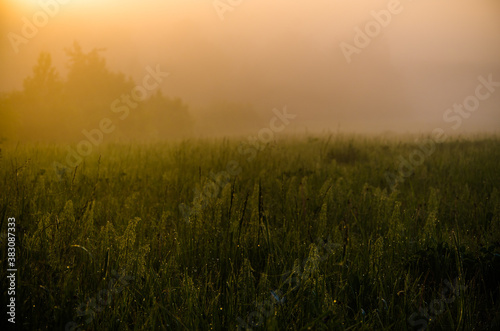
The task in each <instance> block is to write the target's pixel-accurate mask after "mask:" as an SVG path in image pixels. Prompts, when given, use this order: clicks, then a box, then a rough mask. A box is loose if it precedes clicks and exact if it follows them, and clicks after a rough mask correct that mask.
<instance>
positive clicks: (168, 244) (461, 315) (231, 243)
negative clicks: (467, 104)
mask: <svg viewBox="0 0 500 331" xmlns="http://www.w3.org/2000/svg"><path fill="white" fill-rule="evenodd" d="M415 146H416V144H415V143H413V142H412V141H411V140H409V139H406V140H395V139H394V140H389V139H383V138H373V139H371V138H370V139H368V138H366V137H354V136H353V137H347V136H337V137H332V136H330V137H326V136H309V137H300V138H297V137H295V138H293V137H291V138H288V139H283V140H280V141H276V142H275V143H273V144H269V145H267V146H266V147H265V148H263V149H262V150H261V151H259V152H258V153H257V155H256V157H255V158H254V159H251V160H248V157H247V156H246V155H242V154H240V153H239V152H238V141H236V140H227V139H226V140H193V141H183V142H175V143H165V142H164V143H154V144H108V145H105V146H102V147H100V148H97V149H95V151H94V153H93V154H92V155H90V156H88V157H87V158H86V159H85V160H84V162H83V163H82V164H81V165H79V166H78V167H77V168H71V169H69V170H68V171H66V172H60V173H57V172H56V171H55V170H54V168H53V162H54V161H57V162H60V163H64V158H65V148H64V146H61V145H42V144H37V145H24V144H18V145H15V146H3V149H2V158H1V159H0V183H1V184H0V187H1V191H2V194H1V196H0V214H1V215H2V224H1V226H2V231H5V228H6V227H5V226H6V225H5V224H4V223H5V220H6V218H7V217H15V218H16V220H17V229H16V231H17V232H16V234H17V247H18V253H17V254H18V263H17V264H18V269H19V277H20V278H19V280H18V294H17V298H18V301H17V302H18V318H19V319H18V323H19V324H20V325H22V327H23V328H25V329H39V330H42V329H44V330H45V329H50V330H54V329H60V330H63V329H64V328H65V327H66V326H67V325H68V323H69V322H74V324H72V325H71V326H70V327H69V328H70V329H72V328H73V329H76V328H75V326H77V325H78V327H80V328H81V329H82V330H83V329H89V330H92V329H95V330H103V329H109V330H143V329H144V330H165V329H172V330H227V329H237V328H238V323H239V322H238V318H240V319H241V320H242V321H244V322H245V323H246V325H248V326H250V327H252V328H253V329H269V330H298V329H301V328H305V329H315V330H344V329H359V330H374V329H377V330H395V329H400V330H405V329H412V328H413V326H412V324H415V321H418V322H419V323H420V324H418V325H416V326H415V329H416V328H418V327H422V326H424V325H428V326H429V327H431V328H432V329H433V330H441V329H442V330H447V329H455V328H465V329H471V328H473V327H476V329H494V328H496V327H498V326H500V314H499V313H498V312H499V311H500V309H499V308H500V307H499V295H500V293H499V291H500V290H499V282H500V277H498V276H499V275H500V195H499V189H500V188H499V185H500V171H499V170H500V166H499V165H500V148H499V147H500V140H499V139H498V138H497V137H488V136H486V137H481V138H476V139H459V138H456V139H450V140H448V141H447V142H445V143H442V144H440V145H438V146H437V147H436V151H435V152H434V153H433V154H432V155H431V156H429V157H428V158H426V160H425V162H424V163H423V164H422V165H421V166H419V167H416V168H415V171H414V173H413V174H412V175H411V176H409V177H408V178H405V180H404V182H402V183H401V184H400V185H398V186H397V187H396V189H395V190H391V189H390V187H389V185H388V183H387V181H386V178H385V176H384V174H385V172H386V171H393V170H394V171H395V170H396V169H397V157H398V156H399V155H408V153H410V152H411V151H412V149H414V148H415ZM230 161H236V163H237V164H238V166H240V167H241V172H240V173H239V174H238V175H236V176H231V178H230V180H229V182H228V183H227V184H226V185H225V186H224V187H222V188H219V190H218V193H217V194H216V195H215V196H213V197H210V196H207V195H202V196H196V193H195V192H196V190H195V189H196V188H198V191H202V189H203V187H204V186H205V185H206V184H207V183H211V181H213V180H212V177H211V176H210V172H213V173H217V172H220V171H222V170H224V169H225V168H226V165H227V164H228V162H230ZM182 203H184V204H185V205H186V206H189V208H192V209H193V210H196V213H192V214H191V216H190V217H189V219H187V218H186V217H184V215H182V212H181V210H180V209H179V205H180V204H182ZM325 247H326V248H325ZM6 257H7V255H6V244H5V240H2V247H1V258H2V261H5V260H6ZM4 265H5V263H4ZM5 273H6V268H3V269H2V271H1V272H0V276H1V278H2V279H3V280H5V279H6V278H5V277H6V274H5ZM120 274H121V276H118V275H120ZM123 275H126V276H127V278H126V279H127V281H126V282H124V281H122V278H123V277H122V276H123ZM120 277H122V278H120ZM444 282H449V283H450V284H455V287H453V288H454V289H455V290H456V291H455V292H453V293H451V294H450V293H449V294H448V296H450V295H454V298H455V299H454V300H449V299H447V300H446V302H445V303H444V308H443V309H442V311H439V313H433V312H432V311H431V312H429V311H430V310H429V303H431V302H433V301H436V299H438V300H441V298H442V297H441V292H440V291H441V289H442V287H443V284H445V283H444ZM460 286H461V287H460ZM117 288H118V289H119V290H117ZM459 289H462V291H459ZM103 290H107V292H106V295H100V293H101V294H102V293H103ZM273 293H274V294H276V293H279V294H280V298H278V299H276V297H275V296H273ZM261 302H272V305H271V308H269V309H270V310H269V309H268V310H269V311H270V312H271V313H269V312H265V313H263V312H262V309H260V308H259V307H260V306H259V303H261ZM442 302H444V301H442ZM259 309H260V310H259ZM425 309H427V313H426V311H425ZM414 313H417V317H415V316H414V317H413V320H410V321H409V319H410V317H411V316H412V314H414ZM79 315H83V316H79ZM425 315H427V316H425ZM411 321H413V323H412V322H411ZM422 321H425V323H424V322H422ZM240 325H241V323H240Z"/></svg>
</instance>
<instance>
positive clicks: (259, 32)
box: [0, 0, 500, 135]
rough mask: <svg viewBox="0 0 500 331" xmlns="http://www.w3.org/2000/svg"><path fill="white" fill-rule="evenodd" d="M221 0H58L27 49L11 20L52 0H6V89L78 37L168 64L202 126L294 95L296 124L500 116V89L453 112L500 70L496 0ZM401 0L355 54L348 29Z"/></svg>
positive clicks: (489, 125) (1, 46)
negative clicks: (348, 52)
mask: <svg viewBox="0 0 500 331" xmlns="http://www.w3.org/2000/svg"><path fill="white" fill-rule="evenodd" d="M61 2H64V1H61ZM48 3H52V5H53V2H51V1H48ZM215 3H225V4H226V6H228V5H227V2H226V1H180V0H179V1H167V2H164V3H161V2H157V1H143V2H138V1H120V2H118V1H83V0H74V1H67V4H58V5H57V6H56V7H54V5H53V7H50V8H49V11H52V12H51V13H52V14H53V17H49V18H48V21H47V23H46V24H45V25H43V26H41V27H38V32H37V33H36V34H35V35H34V36H33V37H32V38H26V39H27V42H26V43H19V44H18V45H17V51H18V52H17V53H16V47H13V45H12V42H11V40H9V37H8V34H9V33H10V32H13V33H16V34H17V35H19V36H22V31H21V30H22V28H23V24H24V23H23V20H22V18H23V17H26V18H28V19H29V20H30V21H31V22H33V15H36V13H37V12H40V11H41V10H42V9H41V7H40V4H39V3H38V2H35V3H34V4H33V2H32V1H10V0H9V1H5V2H3V3H2V5H1V7H2V8H1V12H2V14H1V19H2V23H1V25H0V30H1V32H2V35H3V36H4V38H2V41H1V42H0V50H1V52H0V53H1V58H0V61H1V63H2V72H3V75H2V78H1V79H0V92H11V91H13V90H20V89H22V86H23V80H24V79H25V78H26V77H28V76H30V75H31V74H32V72H33V67H34V66H35V65H36V63H37V58H38V56H39V54H40V52H48V53H50V54H51V55H52V60H53V62H54V66H55V67H56V68H57V70H58V72H59V73H60V74H61V76H62V77H63V78H65V77H66V75H67V66H66V64H67V61H68V59H67V57H66V55H65V52H64V49H66V48H69V47H71V46H72V45H73V43H74V42H75V41H77V42H78V43H80V45H81V46H82V49H83V50H84V51H85V52H89V51H91V50H92V49H94V48H97V49H105V50H104V51H103V52H101V53H100V54H101V55H102V56H103V57H104V58H105V59H106V63H107V68H108V69H109V70H110V71H113V72H122V73H124V74H125V75H126V76H130V77H131V78H132V79H133V80H134V82H135V83H137V84H138V83H140V82H141V80H142V79H143V77H144V75H145V73H146V71H145V68H146V67H148V66H149V67H152V68H155V67H156V66H159V67H161V68H162V70H164V71H167V72H169V76H168V77H167V78H166V79H164V81H162V83H161V84H160V87H159V90H161V92H162V94H163V95H165V96H167V97H171V98H180V99H182V101H183V102H184V103H185V104H186V105H187V106H188V111H189V114H190V115H191V116H192V118H193V119H194V120H195V121H196V125H195V132H194V133H195V134H201V135H204V134H206V135H211V134H234V133H239V132H242V133H243V132H244V131H248V132H252V131H255V129H258V128H262V127H266V126H267V125H268V122H269V120H270V118H271V117H272V116H273V113H272V109H274V108H278V109H281V108H283V107H285V106H286V107H287V109H288V111H289V112H290V113H293V114H296V115H297V118H296V119H294V121H293V123H291V125H290V127H289V128H287V131H290V132H291V131H293V130H296V131H304V130H306V129H307V130H310V131H314V132H316V131H322V130H330V131H337V130H340V131H342V132H358V133H363V132H366V133H375V132H386V131H390V132H428V131H432V130H433V129H434V128H437V127H440V128H443V129H446V130H448V131H449V133H450V134H452V133H462V132H498V129H499V128H500V126H499V124H500V112H499V105H500V91H496V92H493V93H491V95H490V96H489V97H488V98H487V99H485V100H481V102H480V106H479V107H478V109H477V110H476V111H474V112H473V113H471V114H470V115H472V116H470V117H468V118H464V119H463V121H462V122H461V125H460V127H459V128H457V129H453V128H451V126H452V124H453V122H451V121H450V122H446V121H444V120H443V114H444V113H445V111H446V110H447V109H448V108H451V107H452V106H453V105H454V104H456V103H462V102H463V101H464V99H465V98H467V97H468V96H470V95H474V93H475V90H476V87H477V86H478V84H479V81H478V77H480V76H482V77H484V78H488V76H489V75H491V77H492V81H495V82H500V63H499V61H498V59H500V42H499V41H500V35H499V34H498V31H500V20H498V18H499V14H500V5H499V4H498V3H495V2H493V1H486V0H484V1H483V0H481V1H466V0H462V1H450V0H446V1H444V0H443V1H439V2H438V3H436V2H433V1H430V0H428V1H418V2H415V1H414V2H411V1H407V0H406V1H405V0H402V1H395V2H394V1H374V2H370V3H369V4H366V3H362V2H359V1H356V2H349V3H347V2H346V1H334V2H331V1H318V2H314V3H307V2H305V1H294V2H288V1H287V2H285V1H276V2H273V3H269V2H264V1H241V2H240V4H239V5H234V6H232V7H231V8H232V10H227V11H225V12H223V13H222V12H219V13H218V12H217V10H216V9H215V8H214V4H215ZM235 3H236V2H235ZM398 3H399V5H398V6H397V8H398V10H399V13H398V14H393V15H391V18H390V22H389V23H388V24H387V26H385V27H384V26H382V27H381V28H380V33H379V34H378V35H376V36H375V37H373V38H370V39H371V41H370V43H369V45H368V46H367V47H366V48H363V49H361V48H360V51H359V53H355V54H352V56H351V58H350V63H348V62H349V61H347V59H346V57H345V56H344V54H343V52H342V49H341V43H346V44H349V45H355V42H354V39H355V37H356V33H357V32H356V30H355V29H356V28H361V29H365V26H366V24H367V23H370V22H374V21H375V18H374V16H373V14H372V11H375V12H377V13H379V12H380V11H381V10H388V7H389V6H391V4H394V6H396V5H397V4H398ZM225 8H226V9H227V8H229V7H225ZM395 8H396V7H395ZM49 14H50V13H49ZM49 16H50V15H49ZM222 18H223V19H222ZM375 22H376V21H375ZM11 36H12V35H11ZM221 105H226V106H227V107H226V106H221ZM230 105H233V106H234V110H231V107H230ZM224 107H226V108H228V109H223V110H221V108H224ZM203 123H208V124H206V125H204V124H203ZM82 129H84V127H82Z"/></svg>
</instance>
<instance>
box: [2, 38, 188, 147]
mask: <svg viewBox="0 0 500 331" xmlns="http://www.w3.org/2000/svg"><path fill="white" fill-rule="evenodd" d="M65 51H66V54H67V56H68V59H69V61H68V75H67V78H66V80H63V79H61V77H60V76H59V74H58V72H57V70H56V68H55V67H54V66H53V64H52V58H51V56H50V54H49V53H44V52H42V53H41V54H40V56H39V57H38V61H37V64H36V65H35V66H34V67H33V73H32V75H30V76H29V77H27V78H26V79H25V81H24V84H23V90H22V91H15V92H11V93H8V94H4V95H0V138H2V137H6V138H9V139H16V140H48V141H56V140H65V141H78V140H81V139H84V138H85V137H84V136H83V134H82V131H83V130H90V129H92V128H96V127H98V125H99V122H100V121H101V120H102V119H104V118H111V119H112V120H114V121H115V122H114V124H116V127H117V128H118V130H117V132H119V134H118V135H117V136H118V137H120V138H127V139H142V138H152V137H155V138H170V137H179V136H182V135H185V134H186V133H190V131H191V128H192V121H191V119H190V116H189V112H188V106H187V105H186V104H184V103H183V102H182V100H180V99H178V98H177V99H170V98H168V97H165V96H163V95H162V94H161V92H159V91H156V92H155V93H154V94H153V95H152V96H151V97H150V98H147V99H146V100H143V101H141V102H140V103H138V105H137V107H134V109H132V110H131V111H130V113H131V116H129V117H127V119H126V120H123V121H121V120H120V119H118V116H117V114H116V113H114V112H113V111H112V109H111V105H112V104H113V102H114V101H116V100H118V99H120V98H122V96H123V95H126V94H130V93H131V91H132V89H133V88H134V87H135V83H134V82H133V81H132V80H131V79H130V78H127V77H126V76H125V75H124V74H123V73H115V72H111V71H110V70H109V69H108V68H107V66H106V61H105V59H104V58H103V57H102V56H101V54H100V53H101V52H102V51H103V49H95V48H94V49H93V50H91V51H90V52H88V53H85V52H84V51H83V50H82V48H81V47H80V45H79V44H78V43H77V42H75V43H74V44H73V45H72V47H70V48H68V49H66V50H65Z"/></svg>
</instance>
